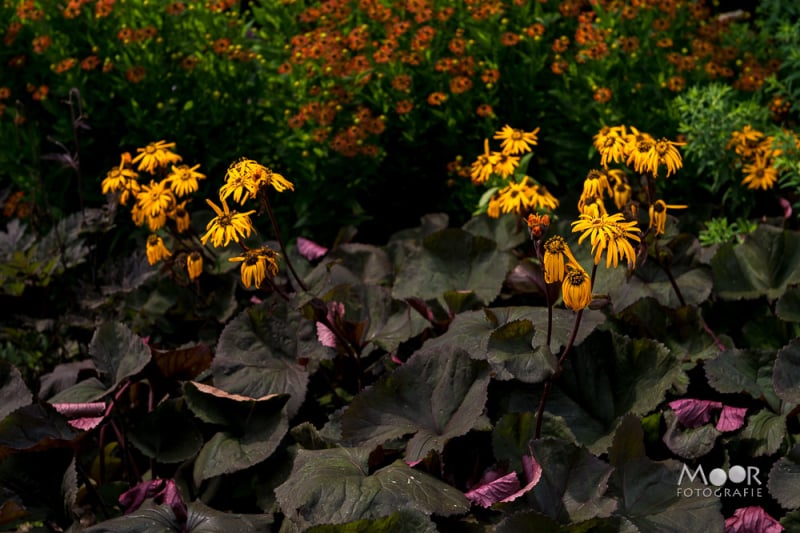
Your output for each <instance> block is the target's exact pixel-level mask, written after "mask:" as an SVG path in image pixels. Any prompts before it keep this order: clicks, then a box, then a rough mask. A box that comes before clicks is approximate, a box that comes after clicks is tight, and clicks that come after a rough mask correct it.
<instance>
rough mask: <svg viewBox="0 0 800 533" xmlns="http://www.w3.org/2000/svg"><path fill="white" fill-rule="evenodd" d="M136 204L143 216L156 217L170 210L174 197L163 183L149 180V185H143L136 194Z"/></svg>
mask: <svg viewBox="0 0 800 533" xmlns="http://www.w3.org/2000/svg"><path fill="white" fill-rule="evenodd" d="M136 203H137V205H138V206H139V207H140V208H141V210H142V211H143V212H144V214H145V215H148V216H152V217H156V216H158V215H160V214H161V213H166V212H167V211H169V210H170V209H172V206H174V205H175V195H174V194H173V193H172V191H171V190H169V188H167V186H166V183H165V182H164V181H159V182H155V181H153V180H150V185H143V186H142V188H141V189H140V190H139V192H138V193H137V194H136Z"/></svg>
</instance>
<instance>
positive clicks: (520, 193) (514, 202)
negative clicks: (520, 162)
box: [490, 180, 530, 215]
mask: <svg viewBox="0 0 800 533" xmlns="http://www.w3.org/2000/svg"><path fill="white" fill-rule="evenodd" d="M527 190H528V186H527V184H526V183H525V180H523V181H522V182H521V183H517V182H513V181H512V182H510V183H509V184H508V185H506V186H505V187H503V188H502V189H500V190H499V191H497V192H496V193H495V194H494V198H493V200H495V201H496V202H497V203H496V206H497V208H498V209H499V211H500V212H501V213H517V214H518V215H521V214H523V213H524V212H525V211H527V209H528V207H529V205H530V204H529V200H528V196H527V194H526V193H527ZM490 203H491V202H490ZM492 211H493V212H496V210H492Z"/></svg>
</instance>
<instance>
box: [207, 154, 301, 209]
mask: <svg viewBox="0 0 800 533" xmlns="http://www.w3.org/2000/svg"><path fill="white" fill-rule="evenodd" d="M270 186H271V187H272V188H273V189H275V190H276V191H278V192H283V191H285V190H287V189H288V190H292V191H293V190H294V184H293V183H292V182H290V181H289V180H287V179H286V178H284V177H283V176H281V175H280V174H278V173H277V172H273V171H272V170H270V169H268V168H267V167H265V166H264V165H262V164H260V163H258V162H256V161H253V160H252V159H247V158H242V159H240V160H239V161H237V162H235V163H233V164H232V165H231V166H229V167H228V171H227V172H226V173H225V185H223V186H222V187H221V188H220V190H219V195H220V198H223V199H225V198H228V197H229V196H231V195H232V196H233V199H234V200H236V201H237V202H239V203H240V204H243V203H244V202H246V201H247V200H248V199H250V198H255V197H256V196H257V195H258V191H259V189H261V188H262V187H270Z"/></svg>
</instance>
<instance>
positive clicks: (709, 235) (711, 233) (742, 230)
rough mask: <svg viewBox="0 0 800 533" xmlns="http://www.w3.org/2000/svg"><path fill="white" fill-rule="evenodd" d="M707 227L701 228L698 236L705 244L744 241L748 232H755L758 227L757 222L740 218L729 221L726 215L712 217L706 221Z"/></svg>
mask: <svg viewBox="0 0 800 533" xmlns="http://www.w3.org/2000/svg"><path fill="white" fill-rule="evenodd" d="M705 225H706V227H705V229H702V230H700V233H699V234H698V238H699V239H700V244H701V245H703V246H713V245H715V244H725V243H732V242H734V241H735V242H738V243H739V244H741V243H743V242H744V240H745V238H746V237H747V235H748V234H750V233H753V231H755V229H756V228H757V227H758V224H756V223H755V222H752V221H749V220H747V219H744V218H740V219H738V220H736V221H735V222H728V219H727V218H725V217H717V218H712V219H711V220H707V221H706V223H705Z"/></svg>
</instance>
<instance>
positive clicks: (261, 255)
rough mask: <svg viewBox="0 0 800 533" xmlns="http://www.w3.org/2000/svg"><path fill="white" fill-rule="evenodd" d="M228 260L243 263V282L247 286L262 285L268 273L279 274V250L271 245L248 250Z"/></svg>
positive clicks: (271, 274)
mask: <svg viewBox="0 0 800 533" xmlns="http://www.w3.org/2000/svg"><path fill="white" fill-rule="evenodd" d="M228 261H233V262H241V263H242V269H241V276H242V284H244V286H245V287H247V288H250V287H251V286H255V287H260V286H261V284H262V283H263V282H264V279H266V277H267V274H269V276H270V277H275V276H276V275H277V274H278V252H276V251H275V250H273V249H272V248H270V247H269V246H262V247H260V248H255V249H252V250H247V251H245V252H244V254H243V255H241V256H238V257H231V258H230V259H228Z"/></svg>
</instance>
